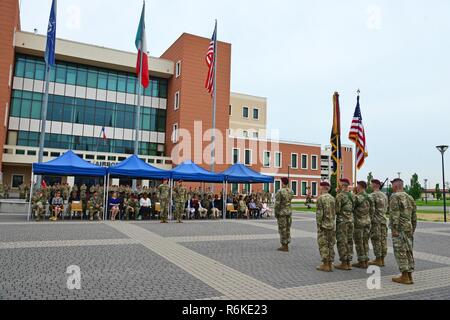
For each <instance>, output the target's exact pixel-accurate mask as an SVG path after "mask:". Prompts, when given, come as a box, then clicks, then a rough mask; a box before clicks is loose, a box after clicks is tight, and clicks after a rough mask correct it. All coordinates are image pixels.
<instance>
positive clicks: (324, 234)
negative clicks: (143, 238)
mask: <svg viewBox="0 0 450 320" xmlns="http://www.w3.org/2000/svg"><path fill="white" fill-rule="evenodd" d="M335 239H336V234H335V232H334V230H329V229H324V228H318V231H317V243H318V244H319V252H320V258H321V259H322V262H323V263H332V262H334V244H335V241H336V240H335Z"/></svg>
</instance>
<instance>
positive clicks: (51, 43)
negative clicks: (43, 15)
mask: <svg viewBox="0 0 450 320" xmlns="http://www.w3.org/2000/svg"><path fill="white" fill-rule="evenodd" d="M55 43H56V0H53V2H52V9H51V11H50V19H49V20H48V30H47V47H46V48H45V63H46V64H47V66H52V67H53V66H54V65H55Z"/></svg>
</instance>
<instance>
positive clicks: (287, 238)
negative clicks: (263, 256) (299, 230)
mask: <svg viewBox="0 0 450 320" xmlns="http://www.w3.org/2000/svg"><path fill="white" fill-rule="evenodd" d="M281 182H282V184H283V186H282V188H281V189H280V190H279V191H278V192H277V194H276V196H275V217H276V218H277V222H278V233H279V234H280V242H281V247H280V248H279V249H278V251H281V252H289V243H290V242H291V225H292V204H291V202H292V198H293V197H294V192H293V191H292V190H291V188H289V179H288V178H282V179H281Z"/></svg>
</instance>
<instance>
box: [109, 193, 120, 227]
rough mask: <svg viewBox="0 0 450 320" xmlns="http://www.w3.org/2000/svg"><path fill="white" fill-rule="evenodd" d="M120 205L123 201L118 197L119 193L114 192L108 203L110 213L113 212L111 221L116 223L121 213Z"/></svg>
mask: <svg viewBox="0 0 450 320" xmlns="http://www.w3.org/2000/svg"><path fill="white" fill-rule="evenodd" d="M120 203H121V200H120V198H119V197H118V196H117V192H113V193H112V195H111V198H109V201H108V206H109V211H110V212H111V221H115V220H116V217H117V215H118V214H119V213H120Z"/></svg>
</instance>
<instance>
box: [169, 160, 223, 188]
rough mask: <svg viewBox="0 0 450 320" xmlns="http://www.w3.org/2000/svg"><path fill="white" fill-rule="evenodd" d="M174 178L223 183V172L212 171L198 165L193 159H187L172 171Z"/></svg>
mask: <svg viewBox="0 0 450 320" xmlns="http://www.w3.org/2000/svg"><path fill="white" fill-rule="evenodd" d="M170 173H171V178H172V180H178V181H179V180H183V181H189V182H211V183H223V182H224V176H223V174H220V173H219V174H217V173H212V172H210V171H208V170H205V169H203V168H202V167H200V166H199V165H196V164H195V163H193V162H192V161H185V162H183V163H182V164H180V165H179V166H178V167H176V168H174V169H172V170H171V171H170Z"/></svg>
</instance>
